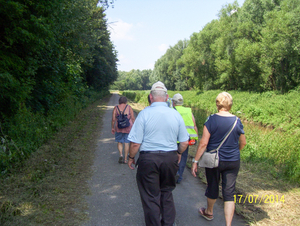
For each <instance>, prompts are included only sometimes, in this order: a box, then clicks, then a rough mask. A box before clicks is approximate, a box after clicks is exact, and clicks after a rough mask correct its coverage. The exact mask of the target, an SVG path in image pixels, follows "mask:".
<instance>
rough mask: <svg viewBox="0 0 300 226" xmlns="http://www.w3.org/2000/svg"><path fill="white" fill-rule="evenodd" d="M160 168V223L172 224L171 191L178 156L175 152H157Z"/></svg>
mask: <svg viewBox="0 0 300 226" xmlns="http://www.w3.org/2000/svg"><path fill="white" fill-rule="evenodd" d="M158 158H159V159H160V160H161V164H160V166H159V170H160V191H161V196H160V206H161V215H162V219H161V225H162V226H169V225H170V226H172V225H173V224H174V222H175V216H176V209H175V204H174V200H173V194H172V191H173V190H174V189H175V187H176V181H175V175H176V172H177V171H178V156H177V153H176V152H169V153H163V154H159V156H158Z"/></svg>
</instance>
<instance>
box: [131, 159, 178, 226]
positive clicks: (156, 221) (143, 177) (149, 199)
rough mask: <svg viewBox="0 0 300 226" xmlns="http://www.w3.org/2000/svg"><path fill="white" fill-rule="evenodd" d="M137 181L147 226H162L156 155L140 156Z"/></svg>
mask: <svg viewBox="0 0 300 226" xmlns="http://www.w3.org/2000/svg"><path fill="white" fill-rule="evenodd" d="M136 180H137V185H138V189H139V192H140V197H141V201H142V206H143V210H144V218H145V223H146V226H161V222H160V196H161V193H160V188H159V171H158V167H157V164H156V159H155V154H140V156H139V167H138V169H137V174H136ZM174 180H175V179H174Z"/></svg>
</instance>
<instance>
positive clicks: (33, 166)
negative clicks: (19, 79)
mask: <svg viewBox="0 0 300 226" xmlns="http://www.w3.org/2000/svg"><path fill="white" fill-rule="evenodd" d="M109 98H110V96H108V97H106V98H104V99H103V100H99V101H96V102H95V103H93V104H92V105H90V106H89V107H88V108H86V109H84V110H82V111H81V113H80V114H79V115H78V116H77V118H76V119H75V120H74V121H72V122H70V123H69V125H67V126H66V127H64V128H63V129H62V130H61V131H59V132H58V133H57V134H56V135H55V137H53V139H51V140H49V141H48V142H47V143H46V144H45V145H43V146H42V147H41V148H40V149H39V150H37V151H36V152H34V153H33V154H32V155H31V157H30V158H29V159H28V160H27V161H26V162H25V164H24V166H23V167H22V168H20V169H16V170H15V171H14V172H13V173H11V174H10V175H9V176H6V177H5V178H3V177H2V178H0V184H1V186H0V194H1V195H0V214H1V215H0V225H3V226H7V225H80V222H82V220H84V219H86V217H87V215H86V213H85V209H86V202H85V200H84V196H85V195H87V194H88V192H89V188H88V184H87V178H89V177H90V175H91V171H90V169H91V166H92V164H93V153H94V150H95V145H96V137H97V136H98V134H99V132H100V129H101V122H102V115H103V113H104V110H105V108H106V103H107V102H108V100H109Z"/></svg>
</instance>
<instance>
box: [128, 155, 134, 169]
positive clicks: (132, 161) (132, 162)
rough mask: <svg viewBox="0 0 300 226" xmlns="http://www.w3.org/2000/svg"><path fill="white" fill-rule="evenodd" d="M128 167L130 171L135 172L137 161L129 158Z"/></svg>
mask: <svg viewBox="0 0 300 226" xmlns="http://www.w3.org/2000/svg"><path fill="white" fill-rule="evenodd" d="M127 164H128V166H129V168H130V169H132V170H134V166H133V165H135V159H131V158H128V163H127Z"/></svg>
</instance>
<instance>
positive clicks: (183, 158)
mask: <svg viewBox="0 0 300 226" xmlns="http://www.w3.org/2000/svg"><path fill="white" fill-rule="evenodd" d="M188 155H189V146H188V147H187V148H186V149H185V151H184V152H183V153H182V155H181V160H180V163H179V169H178V172H177V174H178V176H179V177H178V180H177V182H178V183H180V182H181V181H182V174H183V171H184V169H185V166H186V162H187V158H188Z"/></svg>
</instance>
